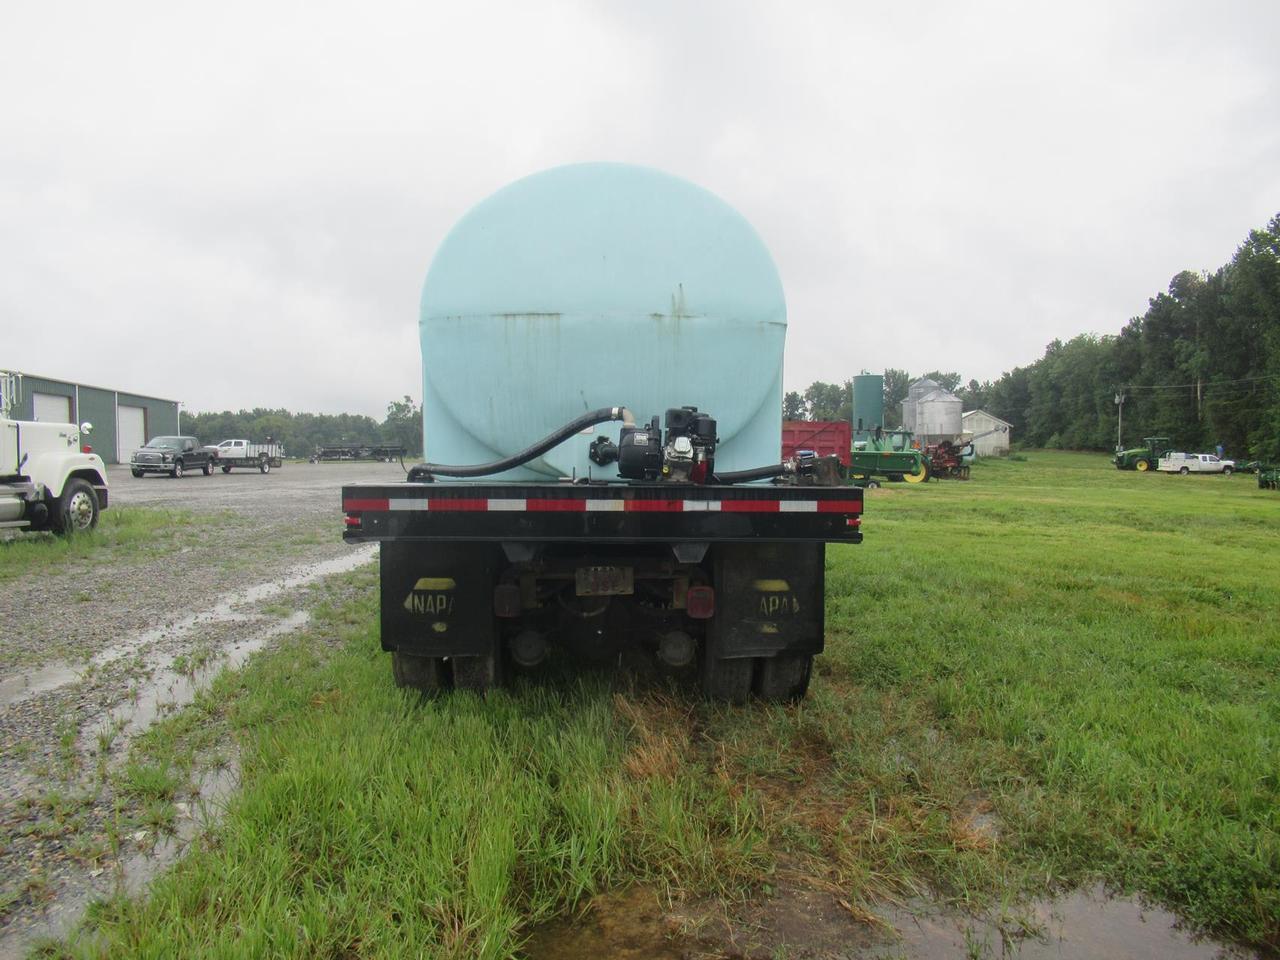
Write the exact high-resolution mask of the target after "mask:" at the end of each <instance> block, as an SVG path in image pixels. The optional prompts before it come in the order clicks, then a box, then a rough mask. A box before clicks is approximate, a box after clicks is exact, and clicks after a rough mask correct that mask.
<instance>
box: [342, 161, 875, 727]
mask: <svg viewBox="0 0 1280 960" xmlns="http://www.w3.org/2000/svg"><path fill="white" fill-rule="evenodd" d="M419 326H420V334H421V345H422V363H423V449H424V451H425V456H427V457H429V458H430V459H431V460H432V461H437V462H429V463H425V464H421V465H419V466H416V467H414V468H413V469H411V470H410V471H409V476H408V479H407V481H406V482H405V483H398V484H390V485H388V484H381V483H378V484H353V485H349V486H347V487H344V489H343V494H342V496H343V502H342V507H343V511H344V514H345V523H346V528H345V537H346V539H347V540H349V541H353V542H376V543H378V544H379V545H380V557H381V593H382V600H381V625H382V645H383V647H384V649H386V650H388V651H389V652H391V654H392V658H391V659H392V666H393V671H394V675H395V678H396V681H397V682H398V683H400V684H402V685H404V686H409V687H416V688H418V689H422V690H424V691H429V692H430V691H438V690H443V689H447V688H450V687H464V688H470V689H475V690H484V689H487V688H489V687H491V686H493V685H495V684H500V683H502V682H504V681H505V680H506V679H507V678H509V677H510V676H512V675H513V674H514V673H516V672H519V671H526V670H537V669H540V668H541V666H542V665H543V664H544V663H546V662H548V661H551V660H554V659H556V658H568V659H570V660H572V661H575V662H595V663H600V664H617V663H619V662H620V661H621V662H625V661H627V660H628V658H630V657H634V656H639V657H642V658H643V660H644V662H647V663H649V664H652V665H654V666H655V667H656V669H658V670H662V671H667V672H671V673H673V674H676V675H679V676H688V677H690V678H691V679H692V678H697V679H698V680H700V682H701V685H702V687H703V689H704V690H705V691H706V692H707V693H708V694H709V695H711V696H713V697H716V698H720V699H725V700H730V701H735V702H740V701H742V700H744V699H746V698H747V697H749V696H751V695H752V694H753V693H754V694H756V695H759V696H762V697H765V698H767V699H771V700H779V699H794V698H797V697H800V696H803V695H804V692H805V690H806V689H807V685H808V680H809V675H810V671H811V669H812V663H813V657H814V656H815V655H816V654H818V653H820V652H821V651H822V648H823V567H824V560H825V550H826V544H828V543H858V542H859V541H860V540H861V530H860V522H861V510H862V493H861V491H860V490H857V489H853V488H851V487H848V486H846V485H844V484H842V482H841V473H842V461H843V462H847V461H848V456H849V451H848V440H847V439H844V440H843V441H841V442H842V443H843V444H844V446H843V456H839V457H838V456H828V457H824V456H818V455H812V456H810V455H808V453H809V451H807V450H806V455H805V456H797V457H789V458H787V459H786V460H784V461H780V458H779V451H780V449H781V446H782V416H781V413H782V369H783V363H782V361H783V346H784V341H785V335H786V330H787V317H786V303H785V298H784V296H783V292H782V284H781V280H780V278H779V276H778V273H777V268H776V266H775V265H774V263H773V260H772V258H771V256H770V255H769V252H768V250H767V248H766V247H765V245H764V243H763V242H762V241H761V239H760V237H759V235H758V234H757V233H756V232H755V231H754V229H753V228H752V227H751V225H750V224H749V223H747V222H746V220H745V219H744V218H743V217H742V216H741V214H739V213H738V212H737V211H735V210H733V209H732V208H731V207H730V206H729V205H728V204H726V203H725V202H724V201H723V200H721V199H719V198H718V197H716V196H714V195H712V194H710V193H709V192H707V191H705V190H703V189H702V188H700V187H697V186H695V185H693V184H690V183H688V182H686V181H683V180H679V179H677V178H675V177H671V176H668V175H666V174H662V173H660V172H658V171H654V170H646V169H643V168H639V167H632V166H627V165H622V164H579V165H575V166H569V167H561V168H557V169H554V170H550V171H546V172H544V173H540V174H536V175H534V176H531V177H527V178H525V179H524V180H521V181H518V182H516V183H514V184H511V185H509V186H508V187H505V188H503V189H502V190H499V191H498V192H496V193H495V194H493V195H492V196H490V197H489V198H487V199H486V200H483V201H482V202H481V203H479V204H477V205H476V206H475V207H474V208H472V209H471V210H470V211H469V212H468V213H467V214H466V215H465V216H464V217H463V218H462V219H461V220H460V221H459V222H458V223H457V224H456V225H455V226H454V228H453V229H452V230H451V231H450V232H449V234H448V236H447V237H445V239H444V241H443V242H442V243H441V245H440V248H439V250H438V251H437V253H436V255H435V257H434V259H433V261H432V264H431V267H430V269H429V270H428V273H427V279H426V283H425V284H424V287H423V292H422V302H421V311H420V317H419ZM605 404H611V405H612V406H605ZM631 411H635V412H636V413H638V414H642V415H644V416H647V417H650V419H649V420H648V421H640V422H637V420H636V418H635V417H634V416H633V415H632V413H631ZM618 421H621V426H620V427H617V429H616V432H614V430H615V428H614V427H613V426H612V424H614V423H616V422H618ZM846 431H847V425H846ZM844 436H845V437H846V438H847V433H846V434H845V435H844ZM539 438H541V439H539ZM833 452H835V453H837V454H839V453H840V452H841V451H839V450H836V451H833ZM815 453H816V451H815Z"/></svg>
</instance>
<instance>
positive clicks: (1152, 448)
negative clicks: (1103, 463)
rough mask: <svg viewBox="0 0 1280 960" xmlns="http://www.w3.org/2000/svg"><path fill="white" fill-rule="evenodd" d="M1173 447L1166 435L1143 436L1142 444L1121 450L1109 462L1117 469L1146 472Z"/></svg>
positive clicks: (1153, 467)
mask: <svg viewBox="0 0 1280 960" xmlns="http://www.w3.org/2000/svg"><path fill="white" fill-rule="evenodd" d="M1172 449H1173V447H1172V445H1171V443H1170V440H1169V438H1168V437H1144V438H1143V439H1142V446H1140V447H1134V448H1133V449H1131V450H1121V451H1120V452H1119V453H1117V454H1116V455H1115V456H1114V457H1112V459H1111V462H1112V463H1114V464H1115V465H1116V469H1117V470H1137V471H1138V472H1139V473H1146V472H1147V471H1148V470H1154V469H1155V468H1156V462H1157V461H1159V459H1160V458H1161V457H1163V456H1166V455H1167V454H1168V453H1169V451H1170V450H1172Z"/></svg>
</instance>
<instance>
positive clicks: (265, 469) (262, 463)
mask: <svg viewBox="0 0 1280 960" xmlns="http://www.w3.org/2000/svg"><path fill="white" fill-rule="evenodd" d="M258 470H259V472H261V473H270V472H271V461H270V460H268V459H267V458H266V457H263V458H262V459H261V460H259V461H258Z"/></svg>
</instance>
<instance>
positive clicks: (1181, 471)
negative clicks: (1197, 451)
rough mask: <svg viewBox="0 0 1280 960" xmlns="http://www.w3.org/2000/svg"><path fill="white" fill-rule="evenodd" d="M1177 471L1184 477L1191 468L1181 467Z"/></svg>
mask: <svg viewBox="0 0 1280 960" xmlns="http://www.w3.org/2000/svg"><path fill="white" fill-rule="evenodd" d="M1178 472H1179V473H1180V474H1182V475H1183V476H1184V477H1185V476H1186V475H1187V474H1188V473H1190V472H1191V470H1190V469H1189V468H1188V467H1183V468H1182V469H1181V470H1179V471H1178Z"/></svg>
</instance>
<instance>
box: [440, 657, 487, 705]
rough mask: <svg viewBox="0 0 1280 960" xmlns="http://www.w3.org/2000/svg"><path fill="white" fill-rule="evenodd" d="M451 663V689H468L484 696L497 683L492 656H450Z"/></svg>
mask: <svg viewBox="0 0 1280 960" xmlns="http://www.w3.org/2000/svg"><path fill="white" fill-rule="evenodd" d="M449 662H450V663H451V664H452V665H453V689H455V690H470V691H471V692H472V693H475V694H478V695H479V696H484V695H485V693H486V692H488V690H489V689H490V688H491V687H493V686H494V685H495V684H496V683H497V679H498V677H497V671H496V670H495V661H494V658H493V657H450V658H449Z"/></svg>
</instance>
